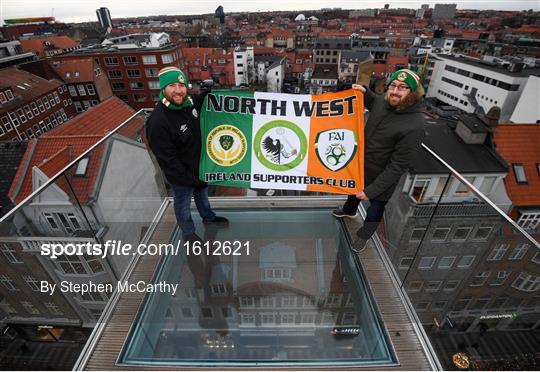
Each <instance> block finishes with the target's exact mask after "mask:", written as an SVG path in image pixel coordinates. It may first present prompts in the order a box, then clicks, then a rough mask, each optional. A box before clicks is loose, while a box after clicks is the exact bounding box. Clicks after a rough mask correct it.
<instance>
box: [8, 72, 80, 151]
mask: <svg viewBox="0 0 540 372" xmlns="http://www.w3.org/2000/svg"><path fill="white" fill-rule="evenodd" d="M0 81H1V83H0V141H11V140H14V141H23V140H27V139H28V138H34V137H37V136H39V135H40V134H42V133H44V132H47V131H49V130H51V129H53V128H54V127H57V126H58V125H61V124H63V123H64V122H66V121H67V120H69V119H70V118H71V117H73V116H75V106H74V105H73V102H72V100H71V98H70V97H69V93H68V89H67V87H66V86H65V85H64V83H63V82H61V81H60V80H58V79H50V80H46V79H44V78H42V77H39V76H37V75H34V74H31V73H29V72H27V71H22V70H19V69H18V68H16V67H9V68H5V69H1V70H0Z"/></svg>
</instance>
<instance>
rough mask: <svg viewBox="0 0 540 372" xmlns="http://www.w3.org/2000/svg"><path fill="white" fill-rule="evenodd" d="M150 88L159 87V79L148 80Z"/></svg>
mask: <svg viewBox="0 0 540 372" xmlns="http://www.w3.org/2000/svg"><path fill="white" fill-rule="evenodd" d="M148 88H149V89H159V81H157V80H153V81H149V82H148Z"/></svg>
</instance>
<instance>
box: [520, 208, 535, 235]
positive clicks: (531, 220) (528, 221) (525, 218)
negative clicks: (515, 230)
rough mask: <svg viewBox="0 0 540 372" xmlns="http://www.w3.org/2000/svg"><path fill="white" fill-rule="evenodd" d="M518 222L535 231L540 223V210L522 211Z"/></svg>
mask: <svg viewBox="0 0 540 372" xmlns="http://www.w3.org/2000/svg"><path fill="white" fill-rule="evenodd" d="M517 223H518V225H519V226H521V227H523V228H524V229H526V230H528V231H535V230H536V229H537V228H538V225H539V224H540V211H526V212H523V211H520V216H519V219H518V221H517Z"/></svg>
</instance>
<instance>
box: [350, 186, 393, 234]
mask: <svg viewBox="0 0 540 372" xmlns="http://www.w3.org/2000/svg"><path fill="white" fill-rule="evenodd" d="M360 202H361V200H360V199H358V198H357V197H356V196H354V195H349V197H348V198H347V201H346V202H345V205H344V206H343V211H344V212H345V213H347V214H355V213H356V210H357V209H358V205H359V204H360ZM386 203H388V201H382V200H377V199H372V200H370V201H369V207H368V209H367V210H366V218H365V220H364V225H363V226H362V227H361V228H360V229H358V231H357V232H356V235H357V236H358V237H359V238H361V239H366V240H367V239H369V238H371V236H372V235H373V233H375V231H376V230H377V227H378V226H379V223H380V222H381V220H382V217H383V214H384V208H385V206H386Z"/></svg>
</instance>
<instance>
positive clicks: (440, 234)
mask: <svg viewBox="0 0 540 372" xmlns="http://www.w3.org/2000/svg"><path fill="white" fill-rule="evenodd" d="M449 233H450V227H447V226H444V227H437V228H435V231H433V237H432V238H431V240H432V241H435V242H444V241H445V240H446V238H447V237H448V234H449Z"/></svg>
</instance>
